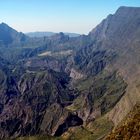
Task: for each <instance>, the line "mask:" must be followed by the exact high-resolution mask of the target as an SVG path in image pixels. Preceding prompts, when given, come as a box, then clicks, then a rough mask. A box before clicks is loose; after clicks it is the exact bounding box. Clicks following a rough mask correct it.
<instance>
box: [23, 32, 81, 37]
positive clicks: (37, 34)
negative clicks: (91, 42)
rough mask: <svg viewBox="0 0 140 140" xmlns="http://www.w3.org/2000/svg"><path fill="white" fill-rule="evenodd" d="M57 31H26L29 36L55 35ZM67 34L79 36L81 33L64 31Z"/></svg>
mask: <svg viewBox="0 0 140 140" xmlns="http://www.w3.org/2000/svg"><path fill="white" fill-rule="evenodd" d="M55 34H56V33H54V32H29V33H26V35H27V36H29V37H45V36H53V35H55ZM64 34H65V35H68V36H69V37H78V36H80V34H76V33H64Z"/></svg>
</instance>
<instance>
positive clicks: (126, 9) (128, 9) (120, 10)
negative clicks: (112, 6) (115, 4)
mask: <svg viewBox="0 0 140 140" xmlns="http://www.w3.org/2000/svg"><path fill="white" fill-rule="evenodd" d="M136 11H138V12H140V7H127V6H121V7H119V8H118V10H117V11H116V14H122V13H129V12H136Z"/></svg>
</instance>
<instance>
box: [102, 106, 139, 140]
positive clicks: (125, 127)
mask: <svg viewBox="0 0 140 140" xmlns="http://www.w3.org/2000/svg"><path fill="white" fill-rule="evenodd" d="M105 139H106V140H123V139H126V140H139V139H140V105H139V104H138V103H137V104H136V105H135V106H134V108H133V109H132V110H131V112H130V113H129V114H128V115H127V116H126V117H125V118H124V119H123V121H121V123H119V125H118V126H117V127H116V128H115V129H113V131H112V132H111V133H110V134H109V135H108V136H107V137H106V138H105Z"/></svg>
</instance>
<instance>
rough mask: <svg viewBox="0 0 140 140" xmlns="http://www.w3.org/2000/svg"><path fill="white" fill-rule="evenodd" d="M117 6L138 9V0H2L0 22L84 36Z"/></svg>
mask: <svg viewBox="0 0 140 140" xmlns="http://www.w3.org/2000/svg"><path fill="white" fill-rule="evenodd" d="M120 6H131V7H138V6H140V1H139V0H133V1H132V0H125V1H122V0H107V1H106V2H104V0H94V1H93V0H38V1H37V0H30V1H28V2H25V0H20V1H19V0H12V1H11V0H2V1H0V17H1V18H0V22H4V23H6V24H8V25H9V26H11V27H13V28H14V29H16V30H17V31H21V32H24V33H27V32H46V31H48V32H70V33H78V34H87V33H88V32H89V31H91V30H92V29H93V28H94V27H95V26H96V25H97V24H99V23H100V22H101V21H102V20H103V19H104V18H106V16H107V15H108V14H113V13H115V11H116V10H117V9H118V8H119V7H120Z"/></svg>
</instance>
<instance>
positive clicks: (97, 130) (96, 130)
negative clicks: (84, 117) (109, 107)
mask: <svg viewBox="0 0 140 140" xmlns="http://www.w3.org/2000/svg"><path fill="white" fill-rule="evenodd" d="M112 128H113V123H112V122H110V121H108V120H107V119H106V118H105V117H104V116H103V117H101V118H98V119H97V120H95V121H94V122H91V123H89V124H88V125H87V126H81V127H76V128H72V129H71V128H70V129H69V130H68V132H66V133H65V134H64V135H63V136H62V138H64V139H65V140H97V139H99V138H102V137H104V136H105V135H106V134H108V133H109V132H110V131H111V129H112Z"/></svg>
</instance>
